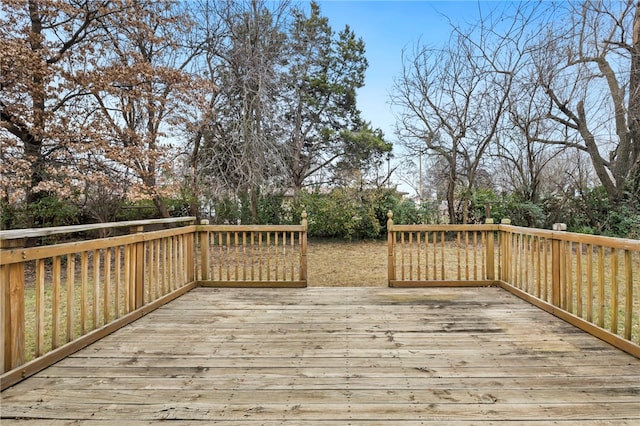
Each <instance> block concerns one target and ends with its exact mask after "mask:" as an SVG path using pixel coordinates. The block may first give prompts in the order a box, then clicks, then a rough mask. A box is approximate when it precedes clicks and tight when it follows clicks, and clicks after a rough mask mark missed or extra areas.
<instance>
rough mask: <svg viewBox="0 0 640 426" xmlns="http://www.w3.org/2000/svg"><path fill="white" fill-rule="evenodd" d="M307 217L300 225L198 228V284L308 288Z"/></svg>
mask: <svg viewBox="0 0 640 426" xmlns="http://www.w3.org/2000/svg"><path fill="white" fill-rule="evenodd" d="M306 217H307V214H306V213H304V212H303V214H302V222H301V224H300V225H288V226H287V225H277V226H265V225H259V226H252V225H244V226H243V225H237V226H236V225H229V226H222V225H217V226H215V225H202V226H199V227H198V234H199V239H198V240H199V242H200V250H201V255H200V263H199V267H198V271H199V275H198V280H199V281H198V284H199V285H201V286H216V287H306V286H307V219H306Z"/></svg>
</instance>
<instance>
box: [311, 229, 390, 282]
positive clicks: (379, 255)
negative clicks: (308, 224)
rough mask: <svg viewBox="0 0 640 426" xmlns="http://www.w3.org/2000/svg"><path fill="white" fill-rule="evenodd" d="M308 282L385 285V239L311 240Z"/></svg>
mask: <svg viewBox="0 0 640 426" xmlns="http://www.w3.org/2000/svg"><path fill="white" fill-rule="evenodd" d="M307 265H308V280H309V281H308V283H309V286H313V287H385V286H386V285H387V242H386V241H353V242H345V241H339V240H315V239H314V240H312V241H310V242H309V248H308V258H307Z"/></svg>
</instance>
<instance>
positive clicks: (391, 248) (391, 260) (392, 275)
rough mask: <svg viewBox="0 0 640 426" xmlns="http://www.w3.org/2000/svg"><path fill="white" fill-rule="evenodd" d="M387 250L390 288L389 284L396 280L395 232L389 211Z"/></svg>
mask: <svg viewBox="0 0 640 426" xmlns="http://www.w3.org/2000/svg"><path fill="white" fill-rule="evenodd" d="M387 218H388V219H387V248H388V252H389V253H388V254H389V255H388V259H387V270H388V273H387V275H388V280H389V283H388V285H389V287H391V282H392V281H395V279H396V258H395V256H396V254H395V253H396V248H395V244H396V232H395V231H394V230H393V212H392V211H391V210H389V211H388V212H387Z"/></svg>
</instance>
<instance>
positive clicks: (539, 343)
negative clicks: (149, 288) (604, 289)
mask: <svg viewBox="0 0 640 426" xmlns="http://www.w3.org/2000/svg"><path fill="white" fill-rule="evenodd" d="M533 325H535V326H533ZM1 396H2V418H3V424H4V423H5V421H8V420H9V419H11V418H13V417H20V418H24V419H38V420H40V419H51V420H54V419H78V420H92V421H99V420H104V421H107V422H114V424H115V423H117V422H122V421H125V420H126V421H127V422H154V421H158V420H162V419H175V420H184V421H189V420H192V421H196V420H207V421H227V422H231V423H234V422H245V421H254V422H281V421H284V420H289V421H293V422H295V423H296V424H304V423H309V424H313V423H314V422H315V423H317V422H318V421H320V420H321V421H322V422H323V423H325V422H336V423H340V422H342V423H343V424H344V423H358V422H360V423H367V422H371V421H375V422H381V423H382V422H389V423H398V422H411V421H441V422H447V423H450V422H456V421H458V422H468V421H474V420H484V421H487V420H492V421H502V420H511V421H514V420H515V421H520V422H524V421H540V420H542V421H560V422H562V421H573V422H575V423H581V424H585V423H588V422H602V421H613V420H620V421H622V422H634V421H640V360H638V359H636V358H633V357H631V356H629V355H627V354H625V353H623V352H621V351H619V350H616V349H613V348H612V347H610V346H609V345H607V344H606V343H604V342H602V341H600V340H598V339H596V338H594V337H592V336H589V335H587V334H586V333H583V332H581V331H579V330H577V329H575V328H574V327H572V326H570V325H568V324H566V323H564V322H562V321H561V320H559V319H557V318H555V317H553V316H551V315H549V314H547V313H545V312H543V311H541V310H539V309H536V308H534V307H532V306H530V305H528V304H527V303H526V302H523V301H521V300H519V299H517V298H516V297H514V296H512V295H511V294H509V293H507V292H505V291H504V290H502V289H499V288H483V289H475V288H456V289H452V288H431V289H389V288H362V287H360V288H335V287H334V288H306V289H277V290H274V289H256V288H253V289H208V288H198V289H194V290H192V291H191V292H190V293H187V294H186V295H184V296H182V297H181V298H179V299H177V300H175V301H173V302H171V303H169V304H168V305H165V306H164V307H162V308H160V309H158V310H157V311H154V312H152V313H150V314H148V315H147V316H145V317H143V318H141V319H140V320H138V321H136V322H134V323H132V324H130V325H129V326H126V327H124V328H123V329H121V330H119V331H116V332H115V333H113V334H111V335H109V336H107V337H105V338H104V339H102V340H101V341H99V342H96V343H94V344H92V345H91V346H89V347H87V348H85V349H83V350H82V351H79V352H77V353H75V354H73V355H72V356H70V357H68V358H66V359H64V360H62V361H61V362H59V363H58V364H56V365H54V366H52V367H50V368H48V369H45V370H43V371H41V372H40V373H38V374H36V375H35V376H33V377H32V378H29V379H27V380H25V381H23V382H21V383H19V384H17V385H15V386H13V387H11V388H9V389H7V390H6V391H4V392H3V393H2V394H1Z"/></svg>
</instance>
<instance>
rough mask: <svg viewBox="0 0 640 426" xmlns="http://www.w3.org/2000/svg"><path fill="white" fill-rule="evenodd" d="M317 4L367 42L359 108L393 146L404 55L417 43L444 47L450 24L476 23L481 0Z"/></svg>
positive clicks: (323, 0)
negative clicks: (393, 100)
mask: <svg viewBox="0 0 640 426" xmlns="http://www.w3.org/2000/svg"><path fill="white" fill-rule="evenodd" d="M318 3H319V4H320V10H321V13H322V15H323V16H326V17H327V18H329V24H330V25H331V27H332V28H333V29H334V30H335V31H339V30H342V29H343V28H344V26H345V25H346V24H348V25H349V26H350V27H351V28H352V29H353V31H354V33H355V34H356V36H358V37H360V38H362V39H363V41H364V42H365V46H366V56H367V60H368V61H369V69H368V70H367V74H366V81H365V87H363V88H362V89H360V91H359V92H358V107H359V109H360V110H361V111H362V115H363V117H364V119H365V120H367V121H370V122H371V124H372V125H373V127H377V128H380V129H382V130H383V131H384V133H385V136H386V139H387V140H389V141H391V142H395V141H396V138H395V135H394V134H393V133H394V124H395V119H394V116H393V113H392V111H391V106H390V105H389V93H390V92H391V88H392V85H393V79H394V77H397V76H398V75H399V73H400V72H401V69H402V60H401V54H402V50H403V49H404V48H407V49H411V48H412V47H413V45H414V43H416V42H417V41H418V40H420V41H421V42H422V43H425V44H432V45H435V46H439V45H441V44H443V43H445V42H446V41H447V40H448V39H449V35H450V25H449V19H451V20H453V21H455V22H457V23H464V22H469V23H470V22H473V21H475V20H476V19H477V16H478V7H479V3H478V1H477V0H474V1H426V0H422V1H417V0H415V1H374V0H360V1H356V0H320V1H318ZM488 4H489V2H482V3H481V4H480V5H481V6H487V5H488ZM483 8H484V7H483Z"/></svg>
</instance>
